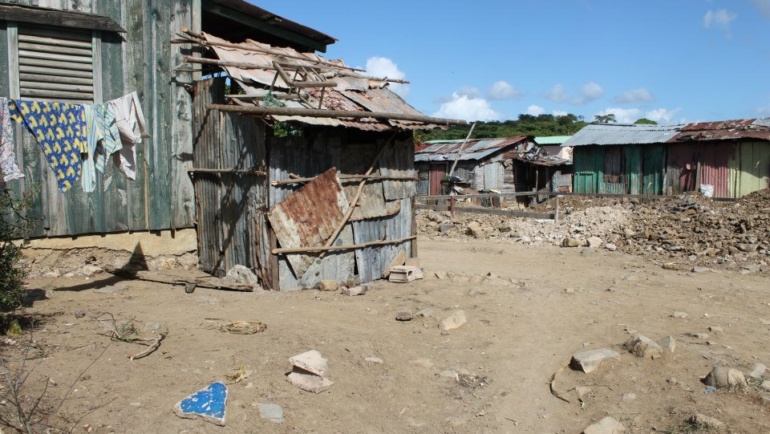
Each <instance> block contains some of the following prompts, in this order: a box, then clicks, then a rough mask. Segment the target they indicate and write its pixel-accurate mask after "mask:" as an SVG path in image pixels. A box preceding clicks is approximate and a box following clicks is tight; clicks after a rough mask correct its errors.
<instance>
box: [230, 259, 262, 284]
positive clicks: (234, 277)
mask: <svg viewBox="0 0 770 434" xmlns="http://www.w3.org/2000/svg"><path fill="white" fill-rule="evenodd" d="M225 279H227V280H229V281H231V282H234V283H240V284H243V285H251V286H252V287H254V288H256V287H258V286H259V278H257V275H256V274H254V272H253V271H251V269H250V268H248V267H246V266H243V265H233V267H232V268H230V270H228V272H227V274H226V275H225Z"/></svg>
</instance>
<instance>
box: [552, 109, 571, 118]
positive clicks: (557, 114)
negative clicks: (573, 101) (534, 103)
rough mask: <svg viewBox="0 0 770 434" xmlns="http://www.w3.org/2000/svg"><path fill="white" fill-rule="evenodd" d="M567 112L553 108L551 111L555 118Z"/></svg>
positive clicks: (565, 114)
mask: <svg viewBox="0 0 770 434" xmlns="http://www.w3.org/2000/svg"><path fill="white" fill-rule="evenodd" d="M568 114H569V113H567V112H565V111H564V110H554V111H553V115H554V116H556V117H557V118H558V117H561V116H567V115H568Z"/></svg>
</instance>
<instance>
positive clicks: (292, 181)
mask: <svg viewBox="0 0 770 434" xmlns="http://www.w3.org/2000/svg"><path fill="white" fill-rule="evenodd" d="M314 179H315V176H314V177H312V178H293V179H281V180H279V181H273V182H271V183H270V185H273V186H276V185H290V184H301V183H304V182H310V181H312V180H314ZM362 179H365V180H367V181H417V177H414V176H380V175H340V180H341V181H343V182H345V181H358V180H362Z"/></svg>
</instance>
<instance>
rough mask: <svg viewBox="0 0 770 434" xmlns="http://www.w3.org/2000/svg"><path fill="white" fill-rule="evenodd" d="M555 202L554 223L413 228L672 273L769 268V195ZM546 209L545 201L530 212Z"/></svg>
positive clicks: (429, 218)
mask: <svg viewBox="0 0 770 434" xmlns="http://www.w3.org/2000/svg"><path fill="white" fill-rule="evenodd" d="M560 201H561V203H560V217H559V220H558V221H556V222H554V221H553V220H535V219H525V218H509V217H505V216H493V215H484V214H469V213H465V214H456V215H455V218H454V219H451V218H450V214H449V213H448V212H435V211H421V212H420V213H419V214H418V217H417V223H418V228H419V231H420V232H421V233H422V234H424V235H427V236H431V237H451V238H477V239H489V240H498V241H505V242H521V243H523V244H528V245H554V246H564V247H593V248H604V249H608V250H611V251H615V250H617V251H621V252H625V253H629V254H634V255H642V256H648V257H651V258H653V259H654V260H656V261H659V262H660V263H661V264H662V265H666V266H669V267H672V268H692V267H694V266H700V267H716V266H719V267H728V268H740V269H742V270H744V271H746V272H757V271H761V270H766V269H770V267H768V265H767V264H768V262H770V190H762V191H760V192H755V193H752V194H750V195H747V196H745V197H743V198H741V199H740V200H738V201H728V202H721V201H714V200H711V199H708V198H704V197H703V196H700V195H680V196H672V197H669V198H664V199H654V200H639V199H620V200H619V199H595V198H593V199H590V198H582V197H577V196H574V197H567V198H562V199H560ZM463 206H464V207H467V206H468V205H466V204H464V205H463ZM553 208H554V203H553V200H551V201H549V202H547V203H545V204H540V205H538V206H537V207H535V208H534V209H533V210H538V211H543V210H553Z"/></svg>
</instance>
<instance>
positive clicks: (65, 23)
mask: <svg viewBox="0 0 770 434" xmlns="http://www.w3.org/2000/svg"><path fill="white" fill-rule="evenodd" d="M79 3H83V2H82V1H81V2H79ZM85 3H87V4H86V5H85V7H83V8H82V9H81V10H83V11H84V12H88V13H86V14H84V13H77V12H69V11H67V9H68V8H67V7H66V3H65V4H62V3H61V2H54V1H50V0H49V2H48V5H49V6H47V7H49V8H51V9H58V10H46V9H39V8H36V7H24V6H21V5H9V4H0V17H2V19H3V20H7V21H15V22H20V23H33V24H41V25H48V26H59V27H74V28H78V29H89V30H105V31H111V32H123V31H124V30H123V29H122V28H121V27H120V26H119V25H118V24H117V23H116V22H115V21H114V20H112V19H110V18H107V17H101V16H98V15H93V14H91V5H90V3H91V2H90V1H85Z"/></svg>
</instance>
